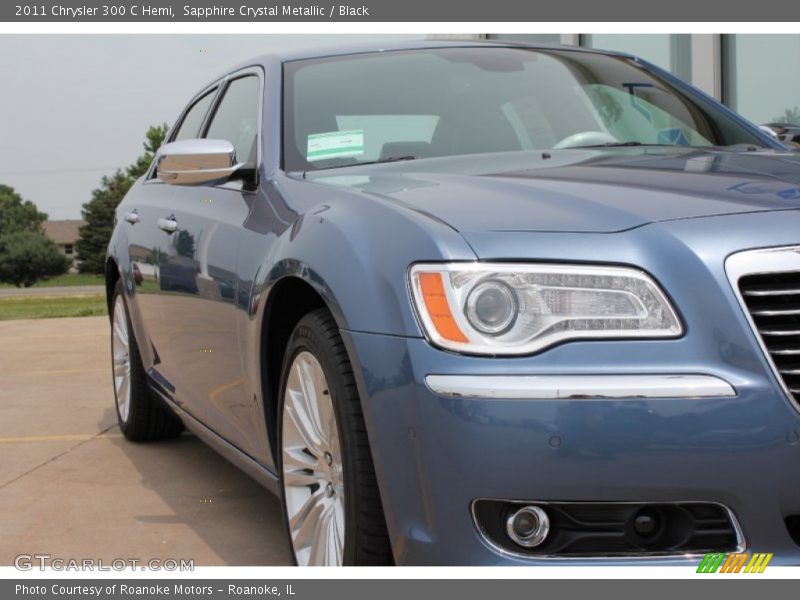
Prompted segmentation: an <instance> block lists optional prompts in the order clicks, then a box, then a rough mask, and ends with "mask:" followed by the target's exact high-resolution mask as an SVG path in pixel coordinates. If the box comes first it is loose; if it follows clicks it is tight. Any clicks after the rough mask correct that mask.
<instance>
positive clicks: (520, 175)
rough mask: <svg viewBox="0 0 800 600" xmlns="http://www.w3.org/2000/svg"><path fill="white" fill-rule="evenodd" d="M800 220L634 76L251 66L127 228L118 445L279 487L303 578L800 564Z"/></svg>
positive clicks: (628, 62) (754, 159) (503, 67)
mask: <svg viewBox="0 0 800 600" xmlns="http://www.w3.org/2000/svg"><path fill="white" fill-rule="evenodd" d="M799 209H800V156H798V155H797V154H792V153H791V152H789V151H788V150H787V149H786V148H784V147H783V146H782V145H781V144H779V143H778V142H777V141H776V140H774V139H773V138H771V137H770V136H769V135H767V134H766V133H765V132H763V131H761V130H760V129H759V128H758V127H756V126H754V125H752V124H750V123H748V122H746V121H744V120H743V119H741V118H740V117H738V116H737V115H736V114H734V113H732V112H731V111H729V110H728V109H726V108H725V107H723V106H721V105H720V104H718V103H717V102H715V101H714V100H713V99H711V98H709V97H707V96H705V95H704V94H702V93H701V92H699V91H697V90H695V89H692V88H691V87H689V86H687V85H685V84H684V83H682V82H681V81H679V80H677V79H675V78H674V77H672V76H671V75H669V74H668V73H666V72H664V71H662V70H661V69H659V68H658V67H655V66H653V65H651V64H648V63H646V62H643V61H641V60H638V59H636V58H633V57H630V56H623V55H617V54H607V53H599V52H592V51H586V50H579V49H568V48H544V47H529V46H513V45H511V46H510V45H491V44H480V43H461V42H446V43H439V44H437V43H432V42H422V43H418V44H416V45H415V44H414V43H412V44H404V45H403V46H402V47H389V48H381V49H377V48H355V49H346V50H339V51H336V52H329V53H323V52H319V53H308V54H302V55H282V56H275V55H271V56H265V57H262V58H259V59H255V60H253V61H251V62H249V63H247V64H245V65H243V66H242V67H240V68H237V69H235V70H232V71H230V72H229V73H228V74H226V75H225V76H224V77H221V78H219V79H217V80H215V81H213V82H212V83H211V84H210V85H208V86H207V87H206V88H204V89H203V90H201V91H200V93H199V94H197V96H195V98H194V99H192V100H191V101H190V102H189V104H188V105H187V108H186V109H185V110H184V112H183V113H182V114H181V116H180V118H179V119H178V120H177V122H176V124H175V126H174V127H173V128H172V130H171V132H170V133H169V137H168V139H167V143H166V144H165V145H164V146H162V148H161V149H160V150H159V152H158V154H157V156H156V158H155V160H154V162H153V166H152V168H151V170H150V172H149V173H148V174H147V175H146V176H145V177H143V178H142V179H141V180H140V181H138V182H137V183H136V185H135V186H134V187H133V189H131V191H130V193H129V194H128V195H127V196H126V198H125V199H124V201H123V202H122V204H121V205H120V207H119V209H118V212H117V224H116V229H115V230H114V235H113V238H112V240H111V244H110V248H109V257H108V267H107V288H108V302H109V310H110V314H111V320H112V343H111V348H112V353H113V365H114V384H115V392H116V406H117V412H118V414H119V423H120V427H121V429H122V431H123V433H124V434H125V436H126V437H127V438H129V439H131V440H152V439H159V438H166V437H170V436H174V435H176V434H177V433H179V432H180V430H181V429H182V428H183V427H184V426H186V427H188V428H189V429H191V430H192V431H193V432H195V434H196V435H198V436H199V437H201V438H202V439H204V440H205V441H206V442H208V443H209V444H210V445H212V446H213V447H214V448H215V449H217V450H218V451H219V452H221V453H222V454H223V455H225V456H226V457H227V458H228V459H230V460H231V461H233V462H234V463H235V464H237V465H238V466H239V467H241V468H242V469H244V470H245V471H246V472H248V473H249V474H251V475H252V476H254V477H255V478H257V479H258V480H259V481H260V482H262V483H263V484H264V485H266V486H267V487H268V488H269V489H271V490H273V491H274V492H275V493H276V494H279V495H280V497H281V500H282V507H283V511H284V513H285V521H286V533H287V539H288V540H290V542H291V546H290V547H291V549H292V556H293V557H294V559H295V560H296V561H297V563H298V564H301V565H307V564H386V563H392V562H394V563H397V564H479V565H490V564H561V563H568V564H576V563H592V562H596V561H598V560H602V561H605V562H604V563H603V564H608V563H622V564H643V563H650V562H652V563H659V564H669V563H672V564H676V563H677V564H687V563H689V562H694V563H695V564H696V561H697V560H698V559H697V556H698V555H701V554H703V553H705V552H709V551H717V552H727V551H738V550H747V551H756V552H771V553H774V556H775V558H774V559H773V563H772V564H798V563H800V412H799V410H800V406H799V405H798V398H800V212H798V211H799ZM176 476H180V474H176Z"/></svg>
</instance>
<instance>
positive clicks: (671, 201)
mask: <svg viewBox="0 0 800 600" xmlns="http://www.w3.org/2000/svg"><path fill="white" fill-rule="evenodd" d="M305 176H306V179H307V180H310V181H314V182H316V183H320V184H323V185H332V186H337V187H342V186H343V187H348V188H351V189H353V190H358V191H360V192H361V193H364V194H368V195H371V196H374V197H380V198H383V199H389V200H390V201H392V202H396V203H400V204H402V205H404V206H406V207H408V208H410V209H412V210H415V211H420V212H423V213H425V214H427V215H430V216H431V217H433V218H436V219H438V220H441V221H445V222H446V223H448V224H449V225H450V226H452V227H453V228H454V229H456V230H458V231H460V232H469V231H565V232H596V233H602V232H616V231H624V230H627V229H632V228H634V227H639V226H641V225H645V224H647V223H652V222H659V221H669V220H675V219H691V218H697V217H708V216H714V215H725V214H736V213H746V212H762V211H773V210H791V209H797V208H800V155H798V154H795V153H791V152H785V153H783V152H777V151H769V150H759V151H750V152H747V151H729V150H728V151H726V150H716V151H705V150H697V149H688V148H679V147H638V148H624V149H621V148H614V149H592V150H587V149H582V150H577V149H575V150H552V151H545V152H539V151H537V152H533V151H527V152H513V153H499V154H484V155H471V156H462V157H448V158H436V159H424V160H415V161H400V162H394V163H384V164H378V165H369V166H360V167H359V166H351V167H346V168H337V169H327V170H319V171H314V172H309V173H307V174H306V175H305Z"/></svg>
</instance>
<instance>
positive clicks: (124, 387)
mask: <svg viewBox="0 0 800 600" xmlns="http://www.w3.org/2000/svg"><path fill="white" fill-rule="evenodd" d="M111 356H112V361H113V366H114V394H115V395H116V397H117V410H118V412H119V418H120V420H121V421H122V422H123V423H126V422H127V421H128V416H129V415H130V412H131V356H130V341H129V335H128V318H127V313H126V312H125V302H124V301H123V299H122V294H118V295H117V298H116V300H115V301H114V317H113V319H112V321H111Z"/></svg>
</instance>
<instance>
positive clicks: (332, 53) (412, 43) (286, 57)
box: [220, 39, 631, 77]
mask: <svg viewBox="0 0 800 600" xmlns="http://www.w3.org/2000/svg"><path fill="white" fill-rule="evenodd" d="M437 48H531V49H540V50H566V51H572V52H587V53H593V54H608V55H613V56H631V55H630V54H627V53H624V52H612V51H607V50H595V49H593V48H581V47H579V46H565V45H559V44H540V43H527V42H513V41H492V40H408V39H405V40H397V41H389V42H371V43H364V42H362V43H358V44H347V45H337V46H331V47H321V48H319V47H318V48H304V49H295V50H287V51H285V52H271V53H268V54H262V55H260V56H256V57H254V58H252V59H250V60H247V61H245V62H242V63H240V64H239V65H236V66H235V67H233V68H231V69H228V70H227V71H226V72H225V73H223V74H221V75H220V77H224V76H225V75H226V74H228V73H232V72H235V71H238V70H241V69H244V68H247V67H252V66H256V65H269V64H274V63H276V62H278V63H286V62H294V61H301V60H313V59H317V58H330V57H336V56H350V55H356V54H367V53H373V52H397V51H402V50H432V49H437Z"/></svg>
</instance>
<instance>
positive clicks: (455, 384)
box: [425, 375, 736, 400]
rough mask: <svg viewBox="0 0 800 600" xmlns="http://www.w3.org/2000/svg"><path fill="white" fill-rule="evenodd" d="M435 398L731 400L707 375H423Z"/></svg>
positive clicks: (729, 391) (727, 387)
mask: <svg viewBox="0 0 800 600" xmlns="http://www.w3.org/2000/svg"><path fill="white" fill-rule="evenodd" d="M425 383H426V384H427V385H428V388H430V390H431V391H432V392H434V393H435V394H439V395H441V396H450V397H454V398H485V399H505V400H553V399H567V400H595V399H612V400H623V399H632V398H723V397H731V396H735V395H736V390H735V389H734V388H733V386H732V385H731V384H730V383H728V382H727V381H725V380H723V379H720V378H719V377H715V376H713V375H428V376H427V377H425Z"/></svg>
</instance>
